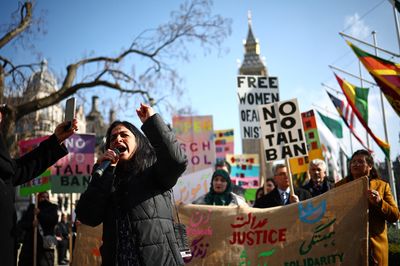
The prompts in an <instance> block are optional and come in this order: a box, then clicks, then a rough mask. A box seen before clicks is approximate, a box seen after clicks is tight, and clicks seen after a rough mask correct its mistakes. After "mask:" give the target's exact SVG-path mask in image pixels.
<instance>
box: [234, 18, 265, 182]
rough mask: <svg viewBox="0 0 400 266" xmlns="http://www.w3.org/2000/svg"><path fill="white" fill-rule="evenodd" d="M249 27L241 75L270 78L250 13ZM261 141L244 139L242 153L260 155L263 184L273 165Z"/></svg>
mask: <svg viewBox="0 0 400 266" xmlns="http://www.w3.org/2000/svg"><path fill="white" fill-rule="evenodd" d="M248 26H249V30H248V33H247V39H246V41H244V60H243V63H242V65H241V66H240V68H239V75H253V76H268V70H267V67H266V66H265V65H264V63H263V61H262V60H261V58H260V45H259V43H258V40H257V39H256V38H255V37H254V34H253V30H252V27H251V12H250V11H249V13H248ZM261 147H262V141H261V139H242V153H243V154H258V155H259V158H260V182H261V184H262V183H263V181H264V180H261V179H262V178H263V179H264V178H266V177H268V176H272V164H271V163H265V159H264V158H265V156H264V154H263V153H262V152H263V150H264V148H261Z"/></svg>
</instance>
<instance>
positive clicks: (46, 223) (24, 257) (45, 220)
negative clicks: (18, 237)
mask: <svg viewBox="0 0 400 266" xmlns="http://www.w3.org/2000/svg"><path fill="white" fill-rule="evenodd" d="M38 208H39V210H40V212H39V214H38V216H37V218H38V221H39V224H40V226H41V227H42V230H43V235H45V236H47V235H55V233H54V229H55V226H56V224H57V222H58V214H57V209H58V208H57V205H56V204H53V203H51V202H50V201H47V200H45V201H41V202H39V204H38ZM34 209H35V205H34V204H30V205H29V207H28V209H27V211H26V212H25V213H24V215H23V216H22V218H21V220H20V221H19V222H18V227H20V228H22V229H23V230H25V232H26V233H25V238H24V242H23V244H22V249H21V253H20V255H19V261H18V265H21V266H22V265H24V266H25V265H27V266H28V265H33V233H34V229H33V225H32V222H33V212H34ZM36 230H37V257H36V258H37V265H39V266H40V265H53V264H54V262H51V261H49V259H48V256H47V255H45V252H51V253H52V252H53V251H50V250H45V249H44V248H43V238H42V236H41V234H40V232H39V229H38V227H36ZM51 257H53V256H51Z"/></svg>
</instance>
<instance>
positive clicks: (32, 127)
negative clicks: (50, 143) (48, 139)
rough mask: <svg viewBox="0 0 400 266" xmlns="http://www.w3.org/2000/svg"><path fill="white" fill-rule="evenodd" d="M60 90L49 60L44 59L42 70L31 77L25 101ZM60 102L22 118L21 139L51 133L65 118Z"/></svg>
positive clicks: (19, 127)
mask: <svg viewBox="0 0 400 266" xmlns="http://www.w3.org/2000/svg"><path fill="white" fill-rule="evenodd" d="M57 90H58V86H57V80H56V78H55V77H54V75H53V74H52V73H51V72H50V71H48V69H47V61H46V60H43V61H42V63H41V66H40V70H39V71H37V72H35V73H33V74H32V76H31V77H30V78H29V80H28V83H27V87H26V90H25V92H24V94H23V98H24V99H25V101H32V100H35V99H40V98H43V97H46V96H48V95H50V94H51V93H54V92H56V91H57ZM63 115H64V114H63V110H62V108H61V106H60V104H59V103H58V104H55V105H52V106H49V107H47V108H44V109H40V110H38V111H36V112H34V113H30V114H28V115H26V116H24V117H22V118H21V119H20V121H18V124H17V134H18V135H19V139H26V138H33V137H40V136H46V135H51V134H53V132H54V129H55V128H56V126H57V125H58V124H59V123H60V122H61V121H62V120H63Z"/></svg>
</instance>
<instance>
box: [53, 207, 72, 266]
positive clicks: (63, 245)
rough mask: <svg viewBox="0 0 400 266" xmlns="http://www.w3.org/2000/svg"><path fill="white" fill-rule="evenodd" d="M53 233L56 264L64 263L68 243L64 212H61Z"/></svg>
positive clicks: (66, 222) (65, 262)
mask: <svg viewBox="0 0 400 266" xmlns="http://www.w3.org/2000/svg"><path fill="white" fill-rule="evenodd" d="M55 234H56V237H57V261H58V264H60V265H64V264H67V263H68V262H69V261H68V260H67V250H68V244H69V232H68V221H67V216H66V215H65V213H61V218H60V221H59V222H58V224H57V225H56V229H55Z"/></svg>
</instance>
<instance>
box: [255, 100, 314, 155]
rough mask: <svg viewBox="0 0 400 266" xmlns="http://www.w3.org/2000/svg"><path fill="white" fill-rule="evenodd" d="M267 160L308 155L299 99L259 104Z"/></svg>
mask: <svg viewBox="0 0 400 266" xmlns="http://www.w3.org/2000/svg"><path fill="white" fill-rule="evenodd" d="M259 112H260V124H261V130H262V136H261V137H262V139H263V144H264V149H265V160H266V161H267V162H271V161H276V160H283V159H287V158H293V157H299V156H305V155H307V144H306V140H305V137H304V131H303V125H302V122H301V116H300V111H299V107H298V104H297V99H292V100H288V101H282V102H277V103H272V104H267V105H262V106H259Z"/></svg>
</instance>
